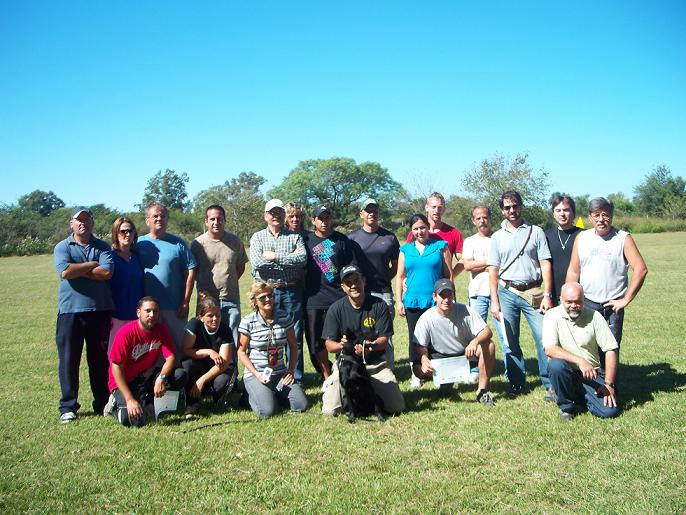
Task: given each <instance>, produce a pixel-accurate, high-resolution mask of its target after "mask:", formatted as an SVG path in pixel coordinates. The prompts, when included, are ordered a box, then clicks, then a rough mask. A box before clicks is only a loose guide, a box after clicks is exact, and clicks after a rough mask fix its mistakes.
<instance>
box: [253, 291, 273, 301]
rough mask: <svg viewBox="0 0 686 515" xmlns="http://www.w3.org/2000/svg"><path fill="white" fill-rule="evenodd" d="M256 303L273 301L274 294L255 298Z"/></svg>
mask: <svg viewBox="0 0 686 515" xmlns="http://www.w3.org/2000/svg"><path fill="white" fill-rule="evenodd" d="M255 298H256V299H257V301H258V302H261V303H263V304H264V303H265V302H267V299H273V298H274V294H273V293H265V294H264V295H260V296H259V297H255Z"/></svg>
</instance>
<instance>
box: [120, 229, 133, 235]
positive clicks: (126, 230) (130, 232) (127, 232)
mask: <svg viewBox="0 0 686 515" xmlns="http://www.w3.org/2000/svg"><path fill="white" fill-rule="evenodd" d="M119 232H120V233H121V234H133V233H134V232H135V231H134V230H133V229H119Z"/></svg>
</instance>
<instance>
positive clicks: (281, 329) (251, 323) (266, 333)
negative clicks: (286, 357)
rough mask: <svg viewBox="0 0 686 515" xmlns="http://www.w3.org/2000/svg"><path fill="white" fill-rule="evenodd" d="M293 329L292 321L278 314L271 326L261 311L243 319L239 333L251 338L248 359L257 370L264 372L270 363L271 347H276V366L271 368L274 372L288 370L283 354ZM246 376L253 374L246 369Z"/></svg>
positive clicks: (239, 326) (244, 373)
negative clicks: (288, 335) (287, 336)
mask: <svg viewBox="0 0 686 515" xmlns="http://www.w3.org/2000/svg"><path fill="white" fill-rule="evenodd" d="M292 328H293V324H292V323H291V321H290V319H289V318H288V317H287V316H285V315H282V314H278V315H277V318H276V320H274V322H273V323H272V325H271V326H269V325H267V323H266V322H265V320H264V318H262V315H260V312H259V311H253V312H252V313H250V314H249V315H248V316H246V317H243V319H242V320H241V323H240V324H239V325H238V332H239V333H241V334H244V335H246V336H248V337H249V338H250V343H249V344H248V358H250V361H251V362H252V364H253V366H254V367H255V370H257V371H258V372H260V373H261V372H262V371H263V370H264V369H265V367H266V366H267V363H268V349H269V347H270V346H271V347H276V351H277V356H276V365H274V366H273V367H271V368H272V369H273V370H274V372H282V371H284V370H286V365H285V364H284V362H283V353H284V351H285V349H286V346H287V345H288V340H287V339H286V334H287V333H288V331H289V330H290V329H292ZM243 375H244V376H246V375H247V376H251V375H252V374H251V373H250V372H249V371H248V369H247V368H246V369H245V370H244V372H243Z"/></svg>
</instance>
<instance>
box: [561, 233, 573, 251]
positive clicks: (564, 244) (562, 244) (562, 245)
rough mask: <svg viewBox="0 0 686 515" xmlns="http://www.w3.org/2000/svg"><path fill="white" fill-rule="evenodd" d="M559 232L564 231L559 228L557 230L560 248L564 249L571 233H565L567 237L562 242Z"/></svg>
mask: <svg viewBox="0 0 686 515" xmlns="http://www.w3.org/2000/svg"><path fill="white" fill-rule="evenodd" d="M561 232H564V231H560V229H558V230H557V238H558V239H559V240H560V246H561V247H562V250H564V249H565V247H566V246H567V242H568V241H569V238H570V237H571V236H572V235H571V234H568V235H567V239H566V240H565V242H564V243H562V236H560V233H561Z"/></svg>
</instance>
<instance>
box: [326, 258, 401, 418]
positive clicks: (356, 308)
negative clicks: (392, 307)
mask: <svg viewBox="0 0 686 515" xmlns="http://www.w3.org/2000/svg"><path fill="white" fill-rule="evenodd" d="M341 288H342V290H343V292H344V293H345V297H343V298H342V299H338V300H337V301H336V302H334V303H333V304H332V305H331V307H330V308H329V310H328V312H327V314H326V319H325V320H324V329H323V331H322V338H323V339H324V340H325V342H326V350H327V351H328V352H331V353H336V354H339V353H340V352H341V350H343V347H344V346H345V344H346V343H347V341H348V335H356V337H357V336H359V337H363V338H364V340H365V343H364V345H362V344H357V345H355V354H356V355H358V356H362V357H363V358H364V361H365V363H366V368H367V373H368V374H369V378H370V380H371V383H372V388H373V389H374V392H375V393H376V394H377V395H378V396H379V397H380V398H381V400H382V401H383V410H384V411H385V412H386V413H391V414H396V413H400V412H401V411H403V410H404V409H405V399H404V398H403V394H402V393H401V392H400V388H399V387H398V381H397V380H396V378H395V375H394V374H393V372H392V371H391V369H390V368H389V367H388V363H387V362H386V361H385V360H384V354H385V351H386V344H387V343H388V338H389V336H391V335H392V334H393V323H392V321H391V314H390V311H389V310H388V306H387V305H386V303H385V302H384V301H383V300H381V299H379V298H377V297H373V296H371V295H366V294H365V292H364V288H365V278H364V277H363V276H362V273H361V272H360V269H359V268H358V267H357V266H355V265H348V266H345V267H343V269H342V270H341ZM365 335H367V336H368V337H367V336H365ZM323 390H324V395H323V396H322V413H324V414H325V415H337V414H338V413H339V412H340V411H341V388H340V382H339V375H338V365H337V364H334V367H333V371H332V374H331V376H329V378H328V379H327V380H326V381H325V382H324V388H323Z"/></svg>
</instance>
